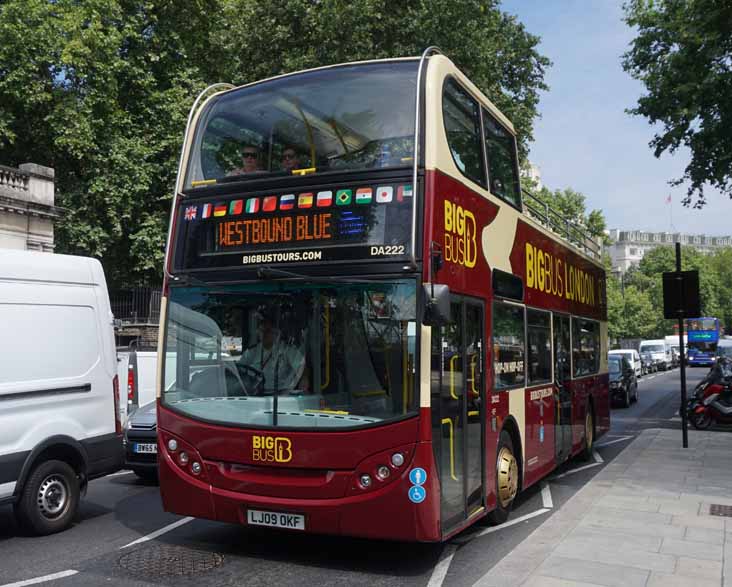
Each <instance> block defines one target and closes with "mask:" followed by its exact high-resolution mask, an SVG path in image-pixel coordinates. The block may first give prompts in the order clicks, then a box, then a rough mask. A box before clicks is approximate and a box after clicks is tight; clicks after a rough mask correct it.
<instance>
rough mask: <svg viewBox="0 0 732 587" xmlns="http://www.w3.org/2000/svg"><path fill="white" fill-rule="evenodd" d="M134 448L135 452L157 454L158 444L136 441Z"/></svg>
mask: <svg viewBox="0 0 732 587" xmlns="http://www.w3.org/2000/svg"><path fill="white" fill-rule="evenodd" d="M132 450H133V451H134V452H144V453H152V454H157V453H158V445H157V444H156V443H154V442H136V443H135V445H134V447H133V449H132Z"/></svg>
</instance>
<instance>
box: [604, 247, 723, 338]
mask: <svg viewBox="0 0 732 587" xmlns="http://www.w3.org/2000/svg"><path fill="white" fill-rule="evenodd" d="M681 261H682V264H681V268H682V269H683V270H692V269H693V270H697V271H698V272H699V296H700V304H701V314H702V316H715V317H717V318H720V319H721V321H722V324H723V325H725V326H732V296H730V294H729V292H730V291H732V248H729V247H727V248H724V249H720V250H719V251H716V252H715V253H713V254H709V255H704V254H702V253H701V252H699V251H697V250H696V249H694V248H692V247H683V248H682V253H681ZM675 270H676V255H675V252H674V248H673V247H665V246H659V247H656V248H655V249H652V250H650V251H648V252H647V253H646V254H645V255H644V257H643V259H642V260H641V262H640V263H639V265H638V266H637V267H632V268H631V269H629V270H628V271H627V272H626V273H625V275H623V276H622V278H620V279H619V278H618V277H617V276H615V275H612V274H610V273H608V321H609V325H608V331H609V333H610V337H611V338H615V339H617V338H658V337H663V336H666V335H668V334H673V333H674V321H673V320H665V319H664V318H663V284H662V274H663V272H664V271H675Z"/></svg>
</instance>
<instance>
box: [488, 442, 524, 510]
mask: <svg viewBox="0 0 732 587" xmlns="http://www.w3.org/2000/svg"><path fill="white" fill-rule="evenodd" d="M518 485H519V467H518V461H517V460H516V454H515V452H514V448H513V441H512V440H511V435H510V434H509V433H508V432H506V431H505V430H504V431H502V432H501V436H500V439H499V441H498V451H497V452H496V509H494V510H493V511H492V512H491V513H490V514H488V519H489V520H490V522H492V523H493V524H502V523H503V522H505V521H506V520H508V516H509V514H510V513H511V507H512V506H513V500H514V499H515V498H516V494H517V493H518Z"/></svg>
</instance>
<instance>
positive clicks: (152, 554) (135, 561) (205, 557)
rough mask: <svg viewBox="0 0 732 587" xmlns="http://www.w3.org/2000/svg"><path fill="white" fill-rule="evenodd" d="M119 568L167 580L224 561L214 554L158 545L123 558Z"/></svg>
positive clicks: (197, 571)
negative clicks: (166, 578)
mask: <svg viewBox="0 0 732 587" xmlns="http://www.w3.org/2000/svg"><path fill="white" fill-rule="evenodd" d="M118 564H119V566H120V567H122V568H123V569H125V570H126V571H129V572H130V573H135V574H137V575H148V576H155V577H170V576H181V575H197V574H199V573H205V572H206V571H210V570H212V569H215V568H217V567H220V566H221V565H223V564H224V557H223V555H221V554H216V553H215V552H202V551H200V550H192V549H190V548H183V547H181V546H169V545H162V544H161V545H156V546H152V547H148V548H141V549H139V550H135V551H133V552H130V553H128V554H125V555H123V556H121V557H120V558H119V561H118Z"/></svg>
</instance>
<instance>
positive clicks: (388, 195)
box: [376, 185, 394, 204]
mask: <svg viewBox="0 0 732 587" xmlns="http://www.w3.org/2000/svg"><path fill="white" fill-rule="evenodd" d="M393 197H394V188H393V187H391V186H390V185H382V186H379V187H377V188H376V203H377V204H388V203H389V202H391V200H392V198H393Z"/></svg>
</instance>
